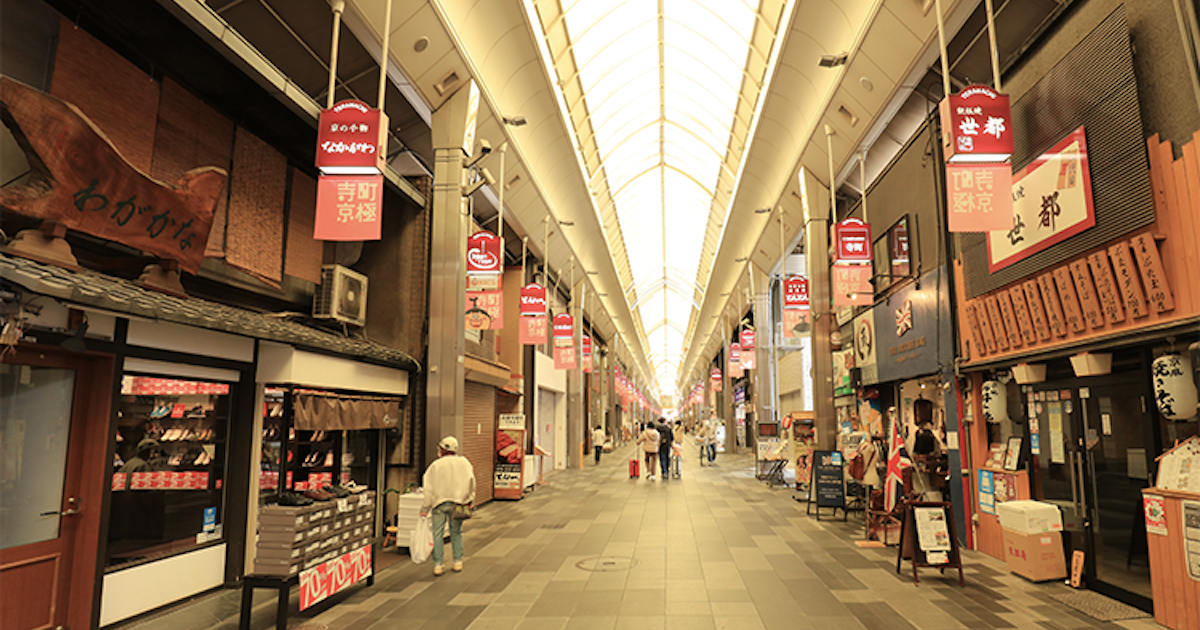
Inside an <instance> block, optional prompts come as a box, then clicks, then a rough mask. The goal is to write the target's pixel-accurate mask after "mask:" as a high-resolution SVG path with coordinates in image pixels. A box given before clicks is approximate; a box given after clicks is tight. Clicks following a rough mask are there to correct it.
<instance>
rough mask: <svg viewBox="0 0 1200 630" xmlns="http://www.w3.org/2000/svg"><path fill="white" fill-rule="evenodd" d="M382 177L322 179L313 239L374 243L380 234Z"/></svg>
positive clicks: (381, 222)
mask: <svg viewBox="0 0 1200 630" xmlns="http://www.w3.org/2000/svg"><path fill="white" fill-rule="evenodd" d="M382 217H383V176H382V175H322V176H321V178H320V179H319V180H318V181H317V216H316V224H315V226H314V228H313V238H315V239H317V240H320V241H377V240H379V238H380V236H381V234H382V230H383V221H382Z"/></svg>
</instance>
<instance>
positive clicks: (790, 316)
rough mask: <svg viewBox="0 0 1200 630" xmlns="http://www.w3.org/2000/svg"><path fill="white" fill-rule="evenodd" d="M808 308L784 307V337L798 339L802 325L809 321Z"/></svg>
mask: <svg viewBox="0 0 1200 630" xmlns="http://www.w3.org/2000/svg"><path fill="white" fill-rule="evenodd" d="M808 312H809V311H808V309H804V310H800V309H795V308H792V309H783V338H784V339H798V338H799V337H800V331H799V330H797V329H798V328H800V327H801V326H803V325H805V324H807V323H808Z"/></svg>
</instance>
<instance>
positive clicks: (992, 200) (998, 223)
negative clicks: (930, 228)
mask: <svg viewBox="0 0 1200 630" xmlns="http://www.w3.org/2000/svg"><path fill="white" fill-rule="evenodd" d="M1012 210H1013V204H1012V168H1011V167H1010V166H1009V165H1008V164H947V165H946V228H947V229H949V230H950V231H951V232H995V231H1002V232H1007V231H1008V230H1009V229H1010V228H1012V226H1013V214H1012ZM905 258H906V259H907V256H906V257H905Z"/></svg>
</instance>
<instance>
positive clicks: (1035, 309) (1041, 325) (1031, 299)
mask: <svg viewBox="0 0 1200 630" xmlns="http://www.w3.org/2000/svg"><path fill="white" fill-rule="evenodd" d="M1021 288H1022V289H1024V290H1025V301H1026V303H1028V304H1029V318H1030V319H1032V320H1033V328H1034V330H1036V331H1037V336H1038V339H1040V340H1042V341H1047V340H1049V339H1050V324H1049V322H1048V321H1047V320H1046V310H1045V308H1044V307H1043V306H1042V296H1041V294H1040V293H1038V285H1037V282H1036V281H1034V280H1026V281H1025V282H1024V283H1022V284H1021Z"/></svg>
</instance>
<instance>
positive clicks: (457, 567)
mask: <svg viewBox="0 0 1200 630" xmlns="http://www.w3.org/2000/svg"><path fill="white" fill-rule="evenodd" d="M452 568H453V569H454V571H455V572H456V573H462V570H463V565H462V561H461V560H459V561H458V562H455V563H454V566H453V567H452ZM445 572H446V567H444V566H442V565H440V564H435V565H433V574H434V575H441V574H443V573H445Z"/></svg>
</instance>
